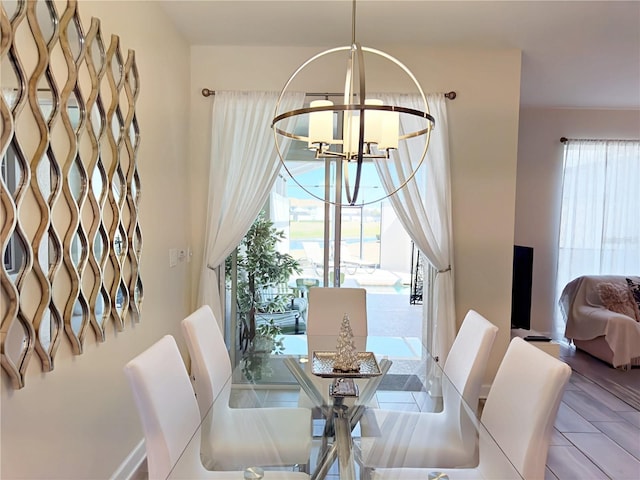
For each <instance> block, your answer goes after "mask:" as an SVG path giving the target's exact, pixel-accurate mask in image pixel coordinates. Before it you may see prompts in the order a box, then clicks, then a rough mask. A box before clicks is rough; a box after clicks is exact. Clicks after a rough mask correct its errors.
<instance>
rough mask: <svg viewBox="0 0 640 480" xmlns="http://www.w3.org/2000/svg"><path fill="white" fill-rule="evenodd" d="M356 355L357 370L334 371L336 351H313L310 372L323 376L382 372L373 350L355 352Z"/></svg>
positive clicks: (377, 373) (375, 375)
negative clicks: (358, 366) (358, 367)
mask: <svg viewBox="0 0 640 480" xmlns="http://www.w3.org/2000/svg"><path fill="white" fill-rule="evenodd" d="M356 356H357V357H358V365H360V371H359V372H334V371H333V362H334V360H335V357H336V352H313V358H312V361H311V373H313V374H314V375H317V376H319V377H324V378H367V377H377V376H378V375H380V374H381V373H382V372H380V367H379V366H378V361H377V360H376V357H375V355H374V354H373V352H357V353H356Z"/></svg>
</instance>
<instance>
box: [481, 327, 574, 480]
mask: <svg viewBox="0 0 640 480" xmlns="http://www.w3.org/2000/svg"><path fill="white" fill-rule="evenodd" d="M570 376H571V368H570V367H569V366H568V365H567V364H566V363H564V362H561V361H560V360H558V359H556V358H554V357H552V356H551V355H549V354H547V353H545V352H543V351H542V350H540V349H538V348H537V347H534V346H533V345H530V344H528V343H527V342H525V341H524V340H522V339H521V338H519V337H516V338H514V339H513V340H511V343H510V344H509V348H507V353H506V354H505V356H504V358H503V359H502V362H501V363H500V367H499V368H498V372H497V373H496V377H495V379H494V381H493V385H492V386H491V390H490V391H489V396H488V397H487V401H486V403H485V406H484V409H483V411H482V417H481V418H482V423H483V424H484V426H485V427H486V429H487V430H488V432H489V433H490V434H491V436H492V437H493V438H494V439H495V441H496V443H497V444H498V445H499V446H500V447H501V448H502V450H503V451H504V453H505V454H506V455H507V457H508V458H509V460H510V461H511V463H512V464H513V465H514V466H515V467H516V469H518V471H519V472H520V475H522V477H524V478H525V479H542V478H544V476H545V475H544V473H545V464H546V461H547V453H548V451H549V441H550V439H551V434H552V430H553V424H554V422H555V419H556V415H557V413H558V407H559V406H560V401H561V400H562V395H563V393H564V388H565V386H566V384H567V382H568V380H569V377H570ZM491 467H492V465H491V464H490V462H488V461H487V458H486V456H485V457H484V458H483V446H482V443H481V444H480V465H479V468H481V469H482V471H483V473H484V474H485V476H486V478H495V477H494V476H492V475H493V474H495V473H496V472H492V471H491Z"/></svg>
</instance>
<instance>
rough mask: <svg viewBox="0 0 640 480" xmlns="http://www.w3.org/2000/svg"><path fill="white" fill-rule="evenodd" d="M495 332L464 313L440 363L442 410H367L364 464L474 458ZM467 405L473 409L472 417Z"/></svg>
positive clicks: (457, 462)
mask: <svg viewBox="0 0 640 480" xmlns="http://www.w3.org/2000/svg"><path fill="white" fill-rule="evenodd" d="M497 332H498V327H496V326H495V325H493V324H492V323H491V322H490V321H489V320H487V319H486V318H485V317H483V316H482V315H480V314H479V313H478V312H476V311H475V310H469V311H468V312H467V314H466V315H465V318H464V320H463V321H462V325H461V326H460V330H459V331H458V334H457V335H456V338H455V340H454V342H453V345H452V346H451V350H450V351H449V355H448V356H447V359H446V361H445V364H444V367H443V372H444V374H443V379H442V404H443V408H442V410H440V411H438V412H401V411H391V410H371V411H370V415H369V416H368V419H369V421H367V422H362V426H361V428H362V437H363V438H362V445H361V446H362V460H363V464H364V468H370V467H399V466H405V467H406V466H409V467H422V466H434V465H437V466H439V467H457V466H462V465H472V464H473V462H475V461H477V448H476V447H477V439H476V437H475V435H474V432H475V431H476V429H475V426H474V424H473V418H474V415H475V413H476V409H477V406H478V402H479V396H480V388H481V386H482V382H483V380H484V374H485V371H486V365H487V361H488V359H489V354H490V353H491V347H492V346H493V342H494V340H495V338H496V334H497ZM461 397H462V398H464V402H463V401H462V400H461ZM465 405H470V406H471V408H472V409H473V410H474V411H473V412H472V414H471V416H470V415H469V412H468V411H467V409H466V408H465ZM371 419H373V421H371ZM377 430H379V432H378V431H377ZM373 432H375V433H373ZM434 439H438V441H437V442H434Z"/></svg>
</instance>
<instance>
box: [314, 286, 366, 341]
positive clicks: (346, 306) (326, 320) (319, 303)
mask: <svg viewBox="0 0 640 480" xmlns="http://www.w3.org/2000/svg"><path fill="white" fill-rule="evenodd" d="M308 298H309V306H308V307H307V308H308V310H307V335H338V333H339V332H340V325H341V324H342V318H343V317H344V314H345V313H346V314H348V315H349V323H350V324H351V330H352V331H353V335H354V336H356V337H366V336H367V291H366V290H365V289H364V288H344V287H312V288H310V289H309V294H308Z"/></svg>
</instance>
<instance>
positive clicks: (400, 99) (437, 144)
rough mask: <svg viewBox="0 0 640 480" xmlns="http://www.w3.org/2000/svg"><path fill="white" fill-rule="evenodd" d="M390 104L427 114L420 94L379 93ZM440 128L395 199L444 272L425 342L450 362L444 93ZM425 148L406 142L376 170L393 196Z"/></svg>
mask: <svg viewBox="0 0 640 480" xmlns="http://www.w3.org/2000/svg"><path fill="white" fill-rule="evenodd" d="M375 97H376V98H380V99H382V100H383V102H384V103H387V104H394V105H401V106H405V107H411V108H414V109H417V110H423V109H424V104H423V103H422V100H421V98H420V96H419V95H406V94H376V95H375ZM427 102H428V104H429V110H430V113H431V115H433V117H434V118H435V122H436V127H435V129H434V130H433V132H432V134H431V140H430V143H429V149H428V150H427V156H426V158H425V160H424V162H423V164H422V165H421V167H420V168H419V169H418V172H417V173H416V175H415V176H414V178H413V179H412V180H411V181H409V183H407V185H406V186H405V188H403V189H401V190H400V191H398V192H397V193H396V194H395V195H392V196H391V197H389V200H390V201H391V204H392V206H393V208H394V210H395V212H396V215H397V216H398V218H399V219H400V221H401V222H402V225H403V226H404V228H405V230H406V231H407V232H408V234H409V236H410V237H411V239H412V240H413V241H414V243H415V244H416V246H417V247H418V249H420V251H421V252H422V253H423V254H424V255H425V256H426V258H427V259H428V260H429V262H430V263H431V265H433V267H434V268H435V269H436V270H437V271H438V273H437V275H436V276H435V284H434V286H433V304H432V305H427V308H425V309H424V311H423V325H422V327H423V328H422V331H423V340H424V342H425V344H426V345H427V346H428V347H429V351H430V352H431V354H432V355H433V356H437V357H439V360H440V362H441V363H444V361H445V359H446V357H447V354H448V353H449V349H450V348H451V345H452V343H453V340H454V338H455V332H456V329H455V325H456V315H455V298H454V277H453V235H452V227H451V173H450V167H449V134H448V120H447V109H446V100H445V97H444V94H431V95H428V96H427ZM405 117H407V116H406V115H404V116H401V125H400V128H401V132H410V131H415V130H417V129H419V128H420V126H421V125H424V122H421V121H420V120H419V119H418V118H413V117H409V118H405ZM423 149H424V140H422V139H420V138H415V139H409V140H408V141H406V142H401V145H400V148H399V150H398V151H397V152H394V154H393V155H392V162H393V165H394V168H390V164H389V161H385V160H381V161H377V162H376V166H377V169H378V172H379V174H380V177H381V179H382V183H383V186H384V188H385V190H386V191H387V192H388V191H390V190H392V189H393V185H396V188H397V185H399V183H398V182H404V181H406V179H407V178H408V177H409V175H410V174H411V171H412V170H413V168H415V166H416V164H417V162H418V161H419V159H420V156H421V155H422V151H423Z"/></svg>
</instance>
